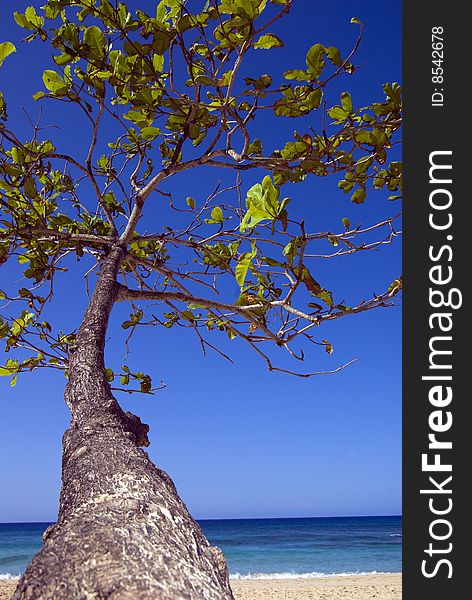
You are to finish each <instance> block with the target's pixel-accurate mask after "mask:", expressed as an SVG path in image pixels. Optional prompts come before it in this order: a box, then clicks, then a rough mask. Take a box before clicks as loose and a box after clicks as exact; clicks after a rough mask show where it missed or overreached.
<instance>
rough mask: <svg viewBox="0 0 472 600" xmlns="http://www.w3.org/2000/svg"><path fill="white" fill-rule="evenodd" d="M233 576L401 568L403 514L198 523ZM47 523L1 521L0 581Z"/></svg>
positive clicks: (26, 556)
mask: <svg viewBox="0 0 472 600" xmlns="http://www.w3.org/2000/svg"><path fill="white" fill-rule="evenodd" d="M199 524H200V526H201V527H202V529H203V531H204V532H205V534H206V536H207V538H208V539H209V540H210V542H211V543H212V544H213V545H216V546H219V547H220V548H221V549H222V550H223V552H224V554H225V556H226V559H227V562H228V566H229V571H230V577H231V578H233V579H276V578H289V577H305V578H310V577H327V576H330V575H349V574H366V573H398V572H400V571H401V552H402V520H401V517H332V518H331V517H330V518H302V519H227V520H211V521H210V520H204V521H199ZM48 525H49V523H0V579H9V578H11V577H17V576H18V575H20V574H21V573H23V571H24V570H25V568H26V565H27V564H28V562H29V561H30V560H31V558H32V557H33V555H34V554H35V552H37V550H38V549H39V548H40V546H41V535H42V533H43V531H44V530H45V529H46V527H47V526H48Z"/></svg>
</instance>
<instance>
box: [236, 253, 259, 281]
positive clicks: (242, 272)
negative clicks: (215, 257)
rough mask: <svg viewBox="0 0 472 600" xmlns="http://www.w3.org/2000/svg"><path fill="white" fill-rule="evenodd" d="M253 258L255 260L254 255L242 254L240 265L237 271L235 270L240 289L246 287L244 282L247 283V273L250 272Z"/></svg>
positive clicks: (237, 266)
mask: <svg viewBox="0 0 472 600" xmlns="http://www.w3.org/2000/svg"><path fill="white" fill-rule="evenodd" d="M253 258H254V253H252V252H245V253H244V254H241V256H240V258H239V260H238V264H237V265H236V269H235V274H236V281H237V282H238V284H239V287H241V288H242V287H243V286H244V282H245V281H246V276H247V272H248V270H249V267H250V266H251V262H252V259H253Z"/></svg>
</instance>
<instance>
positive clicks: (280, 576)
mask: <svg viewBox="0 0 472 600" xmlns="http://www.w3.org/2000/svg"><path fill="white" fill-rule="evenodd" d="M354 575H391V573H390V572H382V571H356V572H352V573H319V572H318V571H313V572H312V573H294V572H293V571H291V572H289V573H249V574H248V575H242V574H241V573H230V575H229V578H230V579H318V578H325V577H352V576H354Z"/></svg>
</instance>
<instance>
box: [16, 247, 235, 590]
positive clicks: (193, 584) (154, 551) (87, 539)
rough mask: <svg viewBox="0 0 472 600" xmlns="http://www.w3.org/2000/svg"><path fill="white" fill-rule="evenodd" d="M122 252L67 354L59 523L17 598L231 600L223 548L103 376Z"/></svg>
mask: <svg viewBox="0 0 472 600" xmlns="http://www.w3.org/2000/svg"><path fill="white" fill-rule="evenodd" d="M122 253H123V251H122V250H121V249H120V248H115V249H114V250H112V251H111V253H110V254H109V256H108V257H107V259H106V260H105V261H104V264H103V266H102V269H101V272H100V277H99V281H98V283H97V287H96V289H95V291H94V294H93V297H92V300H91V303H90V305H89V308H88V310H87V312H86V314H85V317H84V320H83V323H82V325H81V327H80V329H79V332H78V335H77V344H76V347H75V350H74V352H73V354H72V355H71V360H70V371H69V382H68V384H67V387H66V393H65V399H66V402H67V404H68V406H69V408H70V411H71V425H70V428H69V429H68V430H67V431H66V432H65V434H64V438H63V465H62V490H61V497H60V507H59V515H58V520H57V523H55V524H54V525H53V526H51V527H50V528H49V529H48V530H47V531H46V532H45V534H44V536H43V539H44V544H43V547H42V548H41V550H40V551H39V552H38V554H37V555H36V556H35V557H34V558H33V560H32V562H31V563H30V565H29V566H28V568H27V570H26V572H25V574H24V575H23V577H22V579H21V580H20V582H19V585H18V587H17V589H16V591H15V593H14V595H13V600H20V599H21V600H24V599H34V598H41V599H48V600H49V599H51V600H79V599H80V600H85V599H97V600H98V599H105V598H110V599H114V600H121V599H123V600H124V599H130V600H131V599H140V598H143V599H147V598H153V599H155V600H157V599H159V600H160V599H163V600H164V599H165V600H178V599H184V598H185V599H195V600H197V599H199V600H200V599H202V600H203V599H208V600H213V599H214V600H217V599H218V600H222V599H224V600H230V599H232V598H233V596H232V593H231V589H230V586H229V581H228V574H227V568H226V563H225V560H224V557H223V555H222V553H221V551H220V550H219V549H217V548H214V547H212V546H210V544H209V543H208V541H207V540H206V538H205V536H204V535H203V533H202V531H201V529H200V527H199V526H198V525H197V524H196V523H195V521H194V520H193V519H192V517H191V516H190V514H189V513H188V511H187V508H186V507H185V505H184V503H183V502H182V501H181V500H180V498H179V496H178V494H177V491H176V489H175V486H174V484H173V483H172V481H171V479H170V478H169V476H168V475H167V474H166V473H164V472H163V471H161V470H160V469H158V468H156V467H155V466H154V465H153V463H152V462H151V461H150V459H149V457H148V455H147V453H146V452H144V450H142V449H141V448H139V446H147V445H148V440H147V432H148V429H149V428H148V426H147V425H144V424H143V423H141V421H140V419H139V418H138V417H136V416H135V415H132V414H131V413H126V412H123V410H122V409H121V408H120V406H119V405H118V403H117V402H116V400H115V399H114V398H113V395H112V393H111V390H110V386H109V384H108V382H107V379H106V374H105V366H104V345H105V334H106V330H107V325H108V317H109V315H110V312H111V309H112V307H113V303H114V300H115V295H116V290H117V287H118V285H117V283H116V280H117V272H118V268H119V264H120V261H121V259H122Z"/></svg>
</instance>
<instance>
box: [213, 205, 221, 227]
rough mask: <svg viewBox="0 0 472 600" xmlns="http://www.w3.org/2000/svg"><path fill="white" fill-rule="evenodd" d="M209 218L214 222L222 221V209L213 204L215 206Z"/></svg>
mask: <svg viewBox="0 0 472 600" xmlns="http://www.w3.org/2000/svg"><path fill="white" fill-rule="evenodd" d="M211 218H212V219H213V221H214V222H215V223H223V220H224V217H223V211H222V210H221V208H220V207H219V206H215V208H214V209H213V210H212V211H211Z"/></svg>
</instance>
